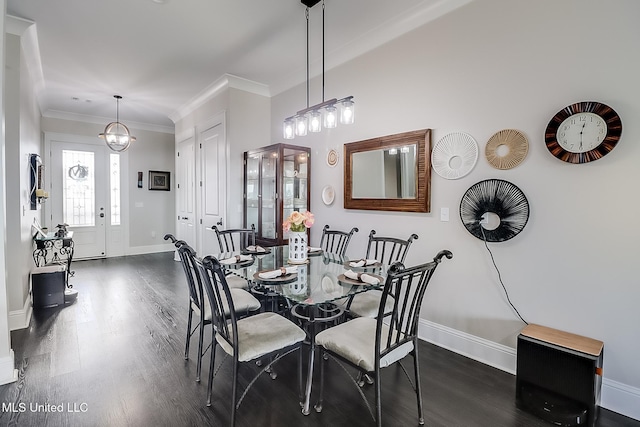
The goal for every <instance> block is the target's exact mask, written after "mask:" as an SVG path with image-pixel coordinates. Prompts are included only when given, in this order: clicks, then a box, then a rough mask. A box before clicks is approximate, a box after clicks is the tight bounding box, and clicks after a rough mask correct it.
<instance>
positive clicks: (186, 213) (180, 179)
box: [176, 135, 196, 248]
mask: <svg viewBox="0 0 640 427" xmlns="http://www.w3.org/2000/svg"><path fill="white" fill-rule="evenodd" d="M177 147H178V148H177V151H178V152H177V153H176V156H177V157H176V194H177V196H176V199H177V200H176V205H177V206H176V211H177V215H178V229H177V230H176V238H178V239H179V240H184V241H185V242H187V244H189V246H191V247H193V248H195V247H196V228H195V223H196V208H195V197H196V187H195V180H196V169H195V162H196V160H195V159H196V158H195V138H194V137H193V135H192V136H190V137H188V138H186V139H184V140H182V141H179V142H178V144H177Z"/></svg>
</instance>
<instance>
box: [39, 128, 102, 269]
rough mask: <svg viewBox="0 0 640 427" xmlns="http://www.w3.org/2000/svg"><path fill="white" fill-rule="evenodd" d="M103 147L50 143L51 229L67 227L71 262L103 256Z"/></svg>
mask: <svg viewBox="0 0 640 427" xmlns="http://www.w3.org/2000/svg"><path fill="white" fill-rule="evenodd" d="M107 162H108V156H107V153H106V148H105V147H104V146H102V145H92V144H82V143H77V142H64V141H52V142H51V166H50V168H51V169H50V173H51V197H50V200H49V202H50V203H51V211H50V212H51V226H50V227H51V229H52V230H54V228H55V227H56V226H57V225H58V224H65V223H66V224H68V227H67V229H68V230H70V231H73V242H74V256H73V257H74V259H83V258H84V259H86V258H102V257H105V256H106V249H105V241H106V222H107V220H108V219H109V215H110V207H109V205H108V204H107V190H108V185H109V183H108V182H107V176H108V174H107Z"/></svg>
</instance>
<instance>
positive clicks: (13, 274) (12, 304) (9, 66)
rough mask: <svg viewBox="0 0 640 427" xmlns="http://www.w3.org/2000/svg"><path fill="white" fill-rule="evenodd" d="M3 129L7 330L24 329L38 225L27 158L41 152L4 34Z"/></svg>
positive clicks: (10, 37) (16, 40) (13, 51)
mask: <svg viewBox="0 0 640 427" xmlns="http://www.w3.org/2000/svg"><path fill="white" fill-rule="evenodd" d="M5 37H6V45H5V46H6V57H5V62H6V67H5V70H6V74H5V83H6V86H5V87H6V91H5V119H6V121H5V124H6V126H5V130H6V155H7V159H10V160H9V161H8V162H7V163H6V170H5V173H6V176H7V177H8V180H7V182H8V184H7V188H6V190H7V196H6V197H7V198H6V200H7V223H8V224H11V226H9V227H7V244H8V246H9V247H10V248H11V250H10V251H8V253H7V277H8V282H7V283H8V286H7V300H8V304H9V326H10V328H11V329H17V328H23V327H26V326H27V325H28V321H29V317H30V312H31V307H30V304H29V302H30V297H29V272H30V270H31V268H32V266H33V261H31V260H32V253H33V241H32V235H33V234H32V229H31V224H32V223H33V220H34V219H37V220H38V221H39V222H40V223H42V218H41V213H42V209H41V207H40V206H38V208H37V209H36V210H31V206H30V194H31V176H30V163H29V154H31V153H34V154H40V153H41V148H40V146H41V137H40V111H39V109H38V106H37V104H36V101H35V94H34V85H33V79H32V76H31V74H30V73H31V70H30V68H29V64H27V63H26V61H25V56H24V54H23V51H22V49H21V37H20V36H18V35H15V34H6V36H5Z"/></svg>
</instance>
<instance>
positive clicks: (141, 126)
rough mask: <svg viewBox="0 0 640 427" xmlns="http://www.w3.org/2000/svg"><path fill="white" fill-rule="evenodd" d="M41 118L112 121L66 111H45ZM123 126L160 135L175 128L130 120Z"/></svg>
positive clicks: (105, 123)
mask: <svg viewBox="0 0 640 427" xmlns="http://www.w3.org/2000/svg"><path fill="white" fill-rule="evenodd" d="M42 117H48V118H51V119H60V120H72V121H76V122H83V123H94V124H98V125H104V126H106V125H107V123H110V122H112V121H113V117H98V116H89V115H85V114H76V113H69V112H67V111H59V110H47V111H45V112H44V113H43V114H42ZM125 124H126V125H127V127H128V128H129V129H138V130H147V131H151V132H160V133H175V128H174V127H173V126H161V125H152V124H149V123H140V122H132V121H130V120H127V122H126V123H125Z"/></svg>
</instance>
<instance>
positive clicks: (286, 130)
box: [282, 119, 296, 139]
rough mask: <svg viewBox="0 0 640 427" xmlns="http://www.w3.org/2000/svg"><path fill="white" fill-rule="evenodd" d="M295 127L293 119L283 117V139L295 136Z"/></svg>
mask: <svg viewBox="0 0 640 427" xmlns="http://www.w3.org/2000/svg"><path fill="white" fill-rule="evenodd" d="M295 127H296V123H295V122H294V121H293V119H285V121H284V123H283V125H282V133H283V136H284V139H293V138H295V136H296V134H295V132H296V131H295Z"/></svg>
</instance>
